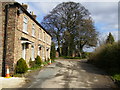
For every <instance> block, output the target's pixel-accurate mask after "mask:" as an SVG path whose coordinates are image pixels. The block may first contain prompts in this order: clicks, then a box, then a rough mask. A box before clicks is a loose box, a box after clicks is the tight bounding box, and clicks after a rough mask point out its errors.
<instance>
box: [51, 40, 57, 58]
mask: <svg viewBox="0 0 120 90" xmlns="http://www.w3.org/2000/svg"><path fill="white" fill-rule="evenodd" d="M55 54H56V50H55V44H54V42H52V44H51V51H50V58H51V59H54V58H55Z"/></svg>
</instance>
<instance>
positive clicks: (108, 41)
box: [106, 33, 115, 44]
mask: <svg viewBox="0 0 120 90" xmlns="http://www.w3.org/2000/svg"><path fill="white" fill-rule="evenodd" d="M114 42H115V40H114V37H113V35H112V34H111V33H109V35H108V37H107V39H106V43H107V44H113V43H114Z"/></svg>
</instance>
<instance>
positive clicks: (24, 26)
mask: <svg viewBox="0 0 120 90" xmlns="http://www.w3.org/2000/svg"><path fill="white" fill-rule="evenodd" d="M27 23H28V19H27V18H26V17H24V18H23V32H25V33H28V32H27Z"/></svg>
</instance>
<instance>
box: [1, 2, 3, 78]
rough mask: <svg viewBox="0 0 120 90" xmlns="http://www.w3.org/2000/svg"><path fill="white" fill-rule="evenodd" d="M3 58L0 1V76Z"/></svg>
mask: <svg viewBox="0 0 120 90" xmlns="http://www.w3.org/2000/svg"><path fill="white" fill-rule="evenodd" d="M2 60H3V29H2V3H1V2H0V76H1V75H2Z"/></svg>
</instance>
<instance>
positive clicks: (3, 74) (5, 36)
mask: <svg viewBox="0 0 120 90" xmlns="http://www.w3.org/2000/svg"><path fill="white" fill-rule="evenodd" d="M9 7H10V5H9V4H8V5H6V6H5V25H4V42H3V45H4V46H3V63H2V76H3V77H5V74H6V52H7V29H8V12H9Z"/></svg>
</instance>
